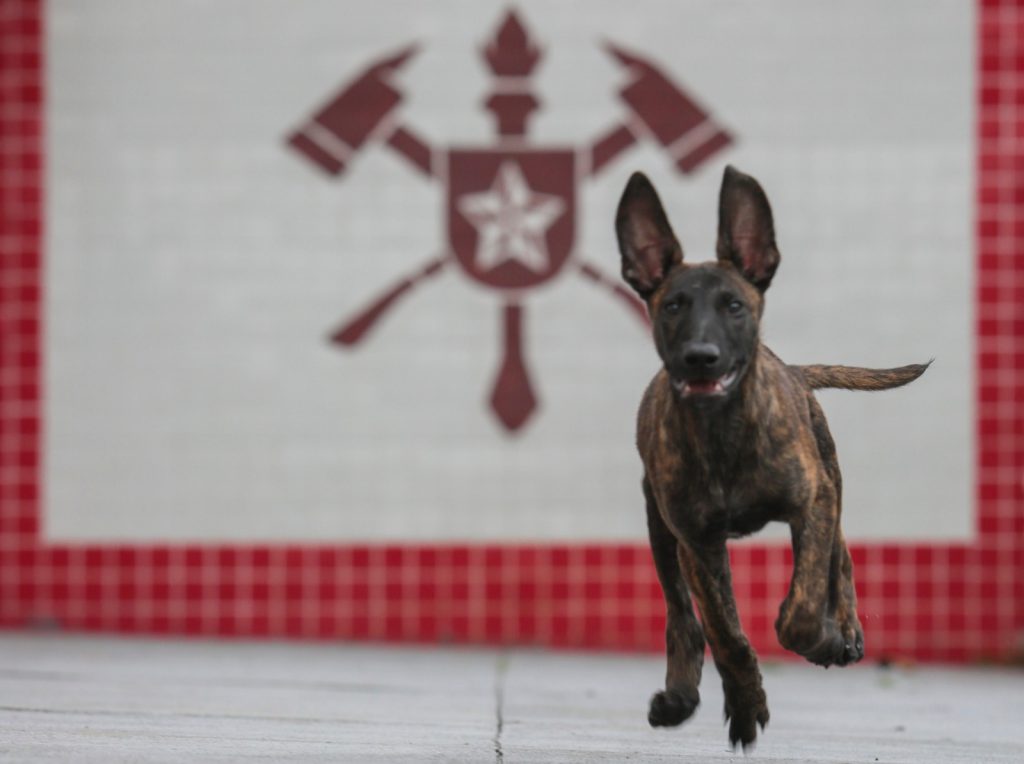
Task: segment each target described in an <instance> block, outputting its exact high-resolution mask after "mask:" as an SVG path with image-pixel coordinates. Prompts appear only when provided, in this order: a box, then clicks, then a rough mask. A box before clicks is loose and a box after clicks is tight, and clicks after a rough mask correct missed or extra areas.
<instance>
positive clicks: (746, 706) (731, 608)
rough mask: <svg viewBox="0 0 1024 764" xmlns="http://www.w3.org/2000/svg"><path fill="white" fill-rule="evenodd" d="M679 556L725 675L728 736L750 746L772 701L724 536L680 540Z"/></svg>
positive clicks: (716, 659)
mask: <svg viewBox="0 0 1024 764" xmlns="http://www.w3.org/2000/svg"><path fill="white" fill-rule="evenodd" d="M679 562H680V565H681V566H682V568H683V570H684V571H685V572H686V577H687V579H688V580H689V582H690V586H691V587H692V588H693V592H694V594H695V595H696V597H697V604H698V605H699V607H700V614H701V620H702V621H703V622H704V635H705V636H706V637H707V640H708V643H709V644H710V645H711V655H712V656H713V657H714V659H715V667H716V668H717V669H718V673H719V674H720V675H721V677H722V688H723V690H724V691H725V718H726V720H728V721H729V741H730V742H731V743H732V744H733V746H735V745H736V744H737V743H742V744H743V747H744V749H745V748H746V747H747V746H748V745H750V744H751V743H753V742H754V740H755V739H756V738H757V725H758V724H760V725H761V729H764V726H765V725H766V724H767V723H768V701H767V699H766V698H765V694H764V688H763V687H762V686H761V670H760V668H759V667H758V665H757V654H756V653H755V652H754V648H753V647H751V645H750V641H749V640H748V639H747V637H746V635H745V634H744V633H743V628H742V627H741V626H740V619H739V615H738V614H737V612H736V600H735V598H734V596H733V592H732V575H731V573H730V570H729V553H728V551H727V550H726V547H725V541H724V540H722V541H718V542H711V543H707V544H693V545H684V544H679Z"/></svg>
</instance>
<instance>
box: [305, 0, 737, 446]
mask: <svg viewBox="0 0 1024 764" xmlns="http://www.w3.org/2000/svg"><path fill="white" fill-rule="evenodd" d="M607 50H608V52H609V53H610V54H611V55H612V56H613V57H614V58H615V59H616V60H617V61H618V62H619V63H620V64H622V66H623V67H624V68H625V69H626V71H627V75H628V76H629V81H628V83H627V84H626V86H625V87H624V88H623V89H622V90H621V91H620V93H619V95H620V97H621V99H622V100H623V102H624V103H625V105H626V107H627V109H626V115H625V117H624V118H623V119H622V121H621V122H620V123H618V124H616V125H614V126H613V127H612V128H611V129H609V130H608V131H607V132H606V133H605V134H604V135H603V136H602V137H601V138H600V139H598V140H597V141H596V142H595V143H594V144H592V145H590V146H584V147H571V146H565V147H534V146H532V145H530V144H528V143H527V140H526V123H527V120H528V119H529V117H530V114H531V113H532V112H534V111H535V110H536V109H538V108H539V107H540V101H538V99H537V98H536V97H535V96H534V95H533V93H532V85H531V82H530V78H531V76H532V75H533V71H534V68H535V67H536V66H537V64H538V63H539V61H540V58H541V53H542V51H541V49H540V48H538V47H537V46H536V45H535V43H534V42H533V40H531V39H530V36H529V35H528V34H527V31H526V29H525V28H524V26H523V25H522V23H521V22H520V20H519V19H518V17H517V16H516V14H515V12H514V11H509V12H508V13H507V14H506V16H505V18H504V20H503V21H502V23H501V25H500V26H499V27H498V30H497V32H496V33H495V35H494V37H493V38H492V39H491V40H490V41H489V42H488V43H487V45H486V46H485V48H484V50H483V56H484V59H485V61H486V63H487V66H488V68H489V69H490V71H491V72H492V73H493V74H494V76H495V78H496V79H495V85H494V90H493V93H492V95H491V96H490V97H489V98H488V100H487V101H486V103H485V106H486V108H487V109H488V110H489V111H490V112H491V113H493V114H494V117H495V119H496V121H497V132H498V136H497V139H496V141H495V144H494V145H493V146H489V147H450V148H436V147H431V146H428V145H427V144H426V143H425V142H424V141H423V140H422V139H420V138H419V137H418V136H417V135H416V134H415V133H414V132H413V131H412V129H411V128H410V127H409V126H408V125H405V124H403V123H402V121H401V117H400V114H399V110H398V106H399V104H400V103H401V101H402V95H401V93H400V92H399V91H398V89H397V88H396V87H395V85H394V84H393V81H392V77H393V75H394V74H395V72H396V71H397V70H398V69H399V68H400V67H402V66H403V65H404V64H405V63H406V62H407V61H408V60H409V58H410V57H412V55H413V54H414V53H415V48H414V47H408V48H406V49H404V50H402V51H400V52H398V53H397V54H395V55H393V56H389V57H387V58H384V59H382V60H380V61H378V62H376V63H374V64H372V65H370V66H369V67H368V68H367V69H366V70H365V71H363V73H362V74H360V75H359V76H358V77H357V78H356V79H355V80H354V81H352V82H351V83H349V84H348V85H346V86H345V87H344V88H342V90H341V92H340V93H339V94H337V95H336V96H335V97H334V98H333V99H332V100H331V101H330V102H329V103H327V105H326V106H324V107H323V108H321V109H320V110H319V111H318V112H316V113H315V114H314V115H313V117H312V118H311V119H310V120H308V121H307V122H306V123H305V124H304V125H303V126H302V127H300V128H299V129H298V130H296V131H295V132H294V133H293V134H292V135H291V136H289V139H288V143H289V144H290V145H291V147H292V148H294V149H296V150H298V151H300V152H301V153H302V154H303V155H304V156H305V157H307V158H308V159H310V160H312V161H313V162H314V163H315V164H316V165H317V166H318V167H319V168H320V169H322V170H324V171H325V172H327V173H329V174H331V175H338V174H340V173H341V172H342V171H343V170H344V169H345V167H346V166H347V165H348V164H349V163H350V162H351V161H352V160H353V158H354V157H355V155H356V153H357V152H358V151H359V150H360V149H362V148H363V147H364V146H366V145H368V144H370V143H383V144H384V145H387V146H389V147H390V148H391V149H392V150H394V151H396V152H397V153H398V154H399V155H401V156H402V157H403V158H404V159H406V160H407V161H408V162H409V163H411V165H412V166H413V167H414V168H415V169H417V170H418V171H419V172H422V173H424V174H425V175H428V176H430V177H431V178H434V179H435V180H437V181H439V182H440V183H442V184H443V185H444V186H445V188H446V205H447V208H446V211H445V220H446V223H447V233H448V242H447V246H446V248H447V254H444V255H442V256H440V257H437V258H435V259H433V260H430V261H428V262H426V263H424V264H423V266H422V267H421V268H419V269H418V270H417V271H415V272H414V273H411V274H409V275H408V276H407V277H406V278H404V279H402V280H401V281H399V282H398V283H397V284H394V285H392V286H391V287H390V288H389V289H387V290H386V291H385V292H384V293H383V294H381V295H380V296H378V297H377V299H376V300H373V301H372V302H371V303H370V304H369V305H368V306H367V307H365V308H364V309H363V310H361V311H359V312H357V313H356V314H354V315H353V316H351V317H350V318H349V319H348V320H346V321H344V322H343V323H342V325H341V326H340V327H339V328H338V329H337V330H336V331H334V332H333V333H332V334H331V341H332V342H334V343H336V344H338V345H341V346H343V347H353V346H355V345H358V344H359V343H360V342H361V341H362V340H363V339H364V338H365V337H366V334H367V332H369V330H370V329H371V328H372V327H373V326H374V325H375V324H376V323H377V321H378V320H379V319H380V318H381V317H382V316H383V315H384V314H385V313H386V312H387V311H388V310H389V309H390V308H391V307H392V306H393V305H394V304H395V303H396V302H397V301H398V300H399V299H400V298H401V297H402V296H403V295H404V294H406V293H407V292H409V291H410V290H411V289H413V288H414V287H416V286H417V285H419V284H420V283H422V282H424V281H426V280H427V279H429V278H430V277H431V276H433V275H435V274H437V273H438V272H440V271H441V270H442V269H443V268H446V267H450V266H452V265H457V266H458V267H459V268H461V269H462V271H463V272H464V273H465V274H466V276H468V277H469V278H470V279H471V280H472V281H473V282H474V283H477V284H479V285H480V286H483V287H488V288H491V289H494V290H497V292H498V293H499V294H500V296H501V299H502V301H503V303H504V304H503V315H504V326H505V331H504V353H503V360H502V362H501V366H500V368H499V369H498V372H497V376H496V378H495V381H494V384H493V386H492V390H491V395H490V403H491V407H492V409H493V410H494V413H495V414H496V415H497V417H498V419H499V420H500V421H501V423H502V425H503V426H504V427H505V429H506V430H507V431H508V432H514V431H516V430H518V429H519V428H520V427H522V426H523V425H524V424H525V423H526V421H527V420H528V419H529V418H530V416H531V415H532V414H533V413H534V411H535V410H536V409H537V406H538V399H537V395H536V392H535V391H534V387H533V383H532V381H531V379H530V375H529V373H528V368H527V364H526V361H525V356H524V354H523V336H522V331H521V328H522V310H523V309H522V300H523V296H524V295H525V293H526V292H527V291H528V290H529V289H531V288H533V287H536V286H538V285H540V284H543V283H544V282H546V281H548V280H550V279H553V278H556V277H558V276H559V275H560V274H562V273H563V272H566V271H568V272H575V273H577V274H578V275H580V276H582V277H583V278H584V279H586V280H588V281H590V282H592V283H595V284H597V285H598V286H600V287H602V288H604V289H606V290H607V291H608V292H609V293H610V294H612V295H614V296H615V297H617V298H618V299H619V300H620V301H622V302H623V303H624V304H625V305H626V306H628V307H629V308H630V309H631V310H632V311H634V313H635V314H636V315H637V316H638V317H639V318H640V319H641V320H643V321H647V313H646V309H645V307H644V306H643V304H641V303H640V302H639V301H637V300H636V299H635V298H634V297H633V295H632V293H631V292H629V291H627V290H626V289H625V288H624V287H622V286H621V285H620V284H619V283H618V279H617V278H612V277H609V276H607V275H605V273H603V272H602V271H601V270H600V269H598V268H596V267H595V266H593V265H591V264H589V263H586V262H583V261H582V260H581V259H579V258H578V257H577V256H576V255H575V254H574V250H573V244H574V241H575V235H576V215H577V204H578V201H577V200H578V195H577V186H578V184H579V182H580V180H582V179H584V178H588V177H593V176H595V175H597V174H598V173H600V172H601V170H603V169H604V168H605V167H606V166H607V165H608V163H609V162H610V161H611V160H612V159H614V158H615V157H616V156H618V155H619V154H620V153H622V152H623V151H625V150H626V149H628V148H629V147H631V146H632V145H633V144H634V143H636V142H637V141H639V140H654V141H656V142H658V143H659V144H661V145H662V146H663V147H664V149H665V150H666V152H667V153H668V156H669V159H670V161H672V162H673V163H674V165H675V167H676V169H677V170H678V171H679V172H681V173H690V172H693V171H694V170H695V169H696V168H697V167H698V166H700V165H701V164H702V163H703V162H704V161H705V160H706V159H708V158H709V157H710V156H712V155H713V154H715V153H716V152H718V151H720V150H721V149H722V148H724V147H725V146H727V145H728V144H729V143H731V142H732V138H731V136H730V135H729V133H727V132H726V131H725V130H724V129H723V128H722V127H721V126H720V125H719V124H718V123H717V122H716V121H714V120H713V119H712V118H711V117H710V115H709V114H708V112H707V111H706V110H705V109H703V108H702V107H700V106H698V105H697V104H696V102H695V101H694V100H693V99H692V98H690V96H688V95H687V94H686V93H685V92H684V91H683V90H682V89H681V88H680V87H679V86H677V85H675V84H674V83H673V82H672V81H670V80H669V79H668V77H666V76H665V75H664V74H663V73H662V72H661V71H660V70H659V69H658V68H657V67H655V66H654V64H652V63H651V62H650V61H647V60H646V59H643V58H640V57H639V56H635V55H633V54H631V53H627V52H626V51H624V50H623V49H621V48H619V47H618V46H614V45H608V46H607Z"/></svg>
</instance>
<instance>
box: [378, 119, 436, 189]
mask: <svg viewBox="0 0 1024 764" xmlns="http://www.w3.org/2000/svg"><path fill="white" fill-rule="evenodd" d="M387 144H388V146H390V147H391V148H392V149H394V150H395V151H397V152H398V153H399V154H400V155H401V156H403V157H405V158H406V159H408V160H409V162H411V163H412V166H413V167H415V168H416V169H417V170H419V171H420V172H422V173H423V174H424V175H426V176H427V177H428V178H430V177H434V165H433V156H434V152H433V151H432V150H431V148H430V146H428V145H427V144H426V143H424V142H423V141H422V140H420V138H419V137H418V136H416V135H415V134H414V133H413V132H412V131H411V130H409V128H407V127H405V126H403V125H398V126H397V127H396V128H395V129H394V130H393V131H392V132H391V135H389V136H388V139H387Z"/></svg>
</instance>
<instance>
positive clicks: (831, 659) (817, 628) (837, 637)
mask: <svg viewBox="0 0 1024 764" xmlns="http://www.w3.org/2000/svg"><path fill="white" fill-rule="evenodd" d="M789 624H790V625H793V624H795V626H796V627H795V628H793V627H791V628H789V629H782V628H780V629H779V631H778V634H779V642H780V643H781V644H782V646H783V647H785V648H786V649H787V650H792V651H793V652H795V653H796V654H797V655H802V656H803V657H804V658H806V659H807V660H808V661H810V662H811V663H814V664H815V665H818V666H824V667H825V668H828V667H829V666H833V665H834V666H847V665H849V664H851V663H856V662H857V661H859V660H860V659H861V658H863V657H864V633H863V632H862V631H861V630H860V628H859V627H850V628H841V627H840V626H839V624H837V623H836V622H835V620H833V619H831V618H826V619H824V620H823V621H820V622H819V623H817V624H808V623H807V622H803V623H800V622H796V621H792V620H791V621H789Z"/></svg>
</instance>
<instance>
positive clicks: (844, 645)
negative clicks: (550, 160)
mask: <svg viewBox="0 0 1024 764" xmlns="http://www.w3.org/2000/svg"><path fill="white" fill-rule="evenodd" d="M616 226H617V233H618V239H619V249H620V252H621V254H622V273H623V277H624V278H625V280H626V281H627V282H628V283H629V284H630V285H631V286H632V287H633V288H634V289H635V290H636V291H637V292H638V293H639V294H640V296H641V297H643V298H644V300H645V301H646V302H647V306H648V310H649V312H650V316H651V321H652V324H653V329H654V338H655V346H656V348H657V350H658V354H659V355H660V356H661V359H662V361H663V364H664V367H663V368H662V369H661V370H660V371H659V372H658V373H657V375H655V377H654V379H653V380H652V381H651V384H650V385H649V387H648V388H647V392H646V393H645V395H644V397H643V402H642V403H641V404H640V412H639V418H638V427H637V446H638V448H639V451H640V455H641V457H642V459H643V464H644V470H645V475H644V480H643V491H644V496H645V498H646V501H647V524H648V529H649V532H650V542H651V551H652V553H653V556H654V563H655V566H656V568H657V572H658V578H659V580H660V582H661V586H662V589H663V591H664V594H665V603H666V607H667V611H668V624H667V629H666V648H667V659H668V670H667V674H666V680H665V689H664V690H663V691H661V692H658V693H657V694H655V695H654V697H653V698H652V699H651V704H650V712H649V714H648V720H649V721H650V723H651V725H652V726H669V725H677V724H680V723H682V722H683V721H684V720H686V719H687V718H688V717H689V716H690V715H691V714H692V713H693V711H694V709H695V708H696V706H697V704H698V702H699V697H700V696H699V694H698V691H697V685H698V683H699V682H700V676H701V668H702V664H703V661H704V640H705V638H706V639H707V641H708V643H709V644H710V646H711V653H712V656H713V657H714V661H715V665H716V667H717V668H718V672H719V674H721V676H722V683H723V687H724V691H725V715H726V719H727V720H729V739H730V741H731V742H732V744H733V745H734V746H735V745H736V744H737V743H742V744H743V746H744V748H745V747H746V746H748V745H749V744H751V743H753V741H754V740H755V738H756V736H757V729H756V725H757V724H760V726H761V727H762V729H763V728H764V725H765V724H766V723H767V722H768V707H767V704H766V700H765V694H764V690H763V689H762V686H761V673H760V670H759V669H758V663H757V656H756V655H755V653H754V650H753V648H752V647H751V645H750V642H749V641H748V640H747V638H746V636H745V635H744V634H743V631H742V629H741V627H740V622H739V618H738V616H737V613H736V604H735V601H734V599H733V593H732V585H731V580H730V573H729V558H728V553H727V551H726V539H728V538H735V537H739V536H744V535H747V534H750V533H753V532H755V531H757V530H759V529H760V528H762V527H763V526H764V525H765V524H766V523H767V522H769V521H772V520H777V521H782V522H786V523H788V524H789V526H790V529H791V533H792V540H793V555H794V569H793V577H792V581H791V585H790V590H789V593H788V595H787V597H786V598H785V600H784V601H783V603H782V606H781V608H780V610H779V617H778V620H777V621H776V624H775V628H776V632H777V634H778V637H779V642H780V643H781V644H782V645H783V647H785V648H786V649H788V650H792V651H794V652H796V653H798V654H800V655H802V656H804V657H805V658H807V659H808V660H809V661H811V662H813V663H816V664H819V665H822V666H829V665H831V664H838V665H846V664H848V663H852V662H855V661H858V660H860V659H861V658H862V657H863V655H864V637H863V632H862V631H861V625H860V622H859V620H858V618H857V597H856V594H855V592H854V587H853V566H852V563H851V560H850V554H849V552H848V551H847V548H846V543H845V542H844V540H843V534H842V530H841V529H840V527H839V516H840V508H841V502H840V496H841V492H842V480H841V477H840V473H839V464H838V462H837V461H836V452H835V446H834V444H833V442H832V436H831V435H830V433H829V429H828V425H827V424H826V422H825V416H824V414H823V413H822V410H821V407H820V406H819V405H818V402H817V401H816V400H815V398H814V394H813V389H815V388H821V387H842V388H846V389H853V390H883V389H887V388H891V387H897V386H899V385H903V384H906V383H908V382H910V381H912V380H914V379H916V378H917V377H918V376H920V375H921V374H922V373H923V372H924V370H925V368H927V366H926V365H913V366H905V367H901V368H899V369H860V368H852V367H845V366H788V365H786V364H785V363H783V362H782V361H780V360H779V359H778V358H777V357H776V356H775V355H774V354H773V353H772V352H771V351H770V350H769V349H768V348H767V347H765V346H764V345H762V344H761V342H760V339H759V335H758V327H759V324H760V319H761V314H762V311H763V309H764V292H765V290H766V289H767V288H768V286H769V284H770V283H771V279H772V276H773V275H774V272H775V269H776V268H777V266H778V264H779V260H780V256H779V251H778V248H777V246H776V244H775V233H774V225H773V221H772V213H771V207H770V206H769V204H768V199H767V197H766V196H765V194H764V192H763V191H762V190H761V187H760V185H758V183H757V181H756V180H754V179H753V178H751V177H749V176H747V175H743V174H742V173H739V172H737V171H736V170H734V169H733V168H731V167H728V168H726V170H725V175H724V177H723V180H722V190H721V198H720V208H719V232H718V244H717V247H716V250H717V257H718V259H717V261H716V262H709V263H700V264H697V265H688V264H684V263H683V256H682V248H681V247H680V246H679V243H678V241H677V240H676V237H675V235H674V234H673V232H672V229H671V226H670V225H669V222H668V218H667V217H666V215H665V212H664V210H663V209H662V206H661V203H660V201H659V199H658V196H657V193H656V192H655V190H654V188H653V186H652V185H651V184H650V182H649V181H648V180H647V178H645V177H644V176H643V175H641V174H639V173H637V174H635V175H633V177H632V178H631V179H630V181H629V183H628V185H627V186H626V190H625V192H624V193H623V196H622V200H621V202H620V204H619V210H618V215H617V219H616ZM691 595H692V597H693V598H695V599H696V602H697V605H698V607H699V608H700V613H701V622H698V620H697V618H696V616H695V614H694V610H693V606H692V603H691ZM702 624H703V625H702Z"/></svg>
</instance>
